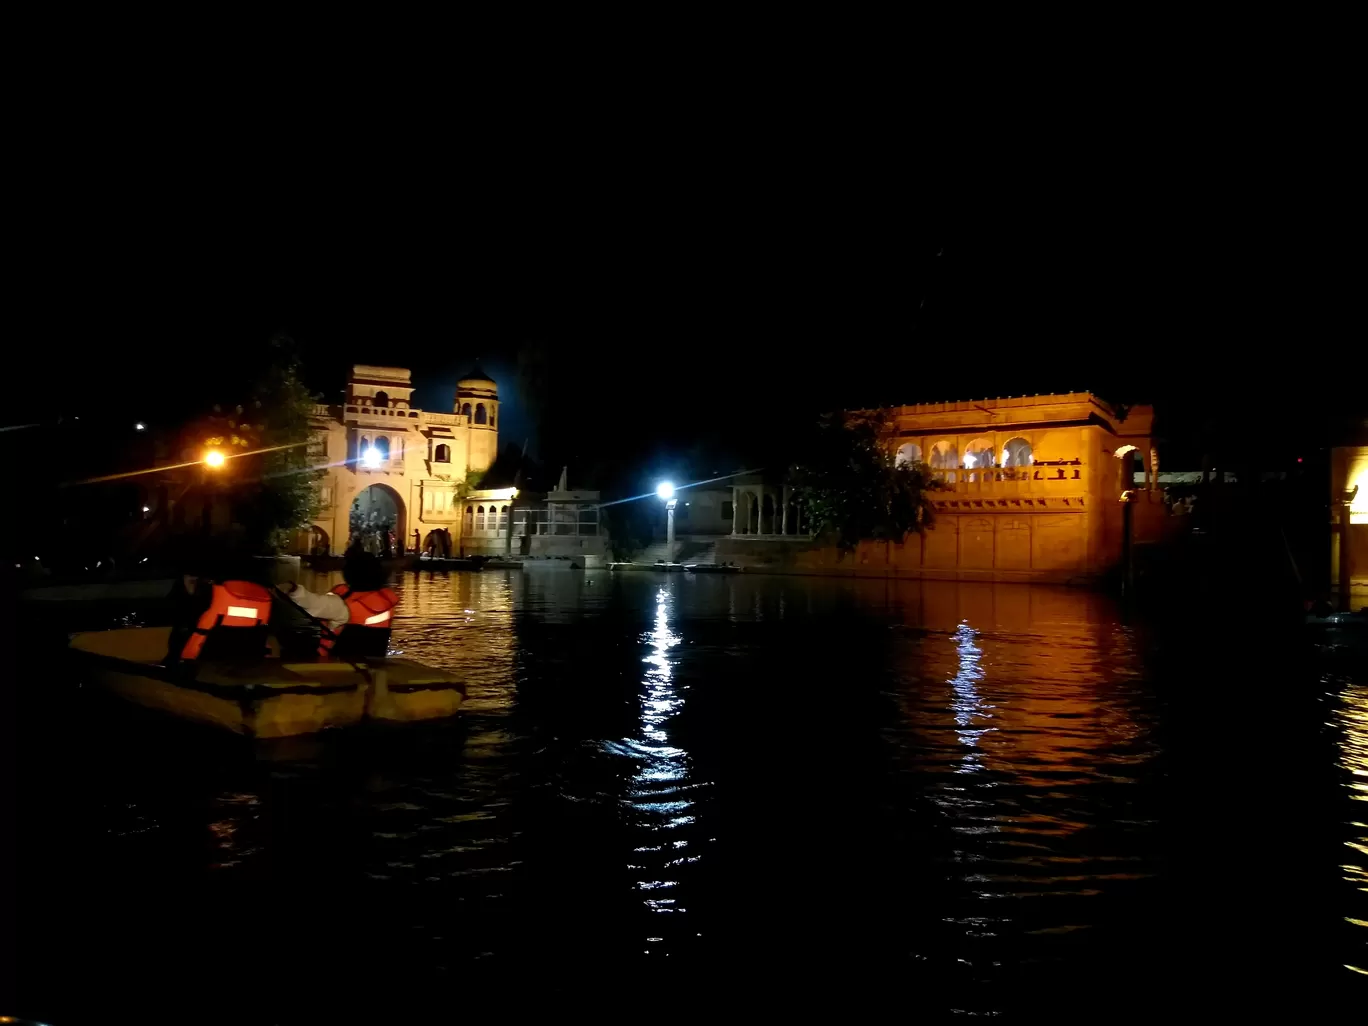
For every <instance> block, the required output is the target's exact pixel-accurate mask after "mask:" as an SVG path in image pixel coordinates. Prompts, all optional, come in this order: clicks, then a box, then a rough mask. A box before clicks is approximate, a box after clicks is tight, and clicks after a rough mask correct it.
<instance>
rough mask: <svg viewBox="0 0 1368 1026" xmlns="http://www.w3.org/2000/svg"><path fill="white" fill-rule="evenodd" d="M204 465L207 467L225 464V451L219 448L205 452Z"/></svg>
mask: <svg viewBox="0 0 1368 1026" xmlns="http://www.w3.org/2000/svg"><path fill="white" fill-rule="evenodd" d="M204 465H205V466H206V467H221V466H223V453H221V452H219V451H218V450H217V449H210V450H209V451H208V452H206V453H205V454H204Z"/></svg>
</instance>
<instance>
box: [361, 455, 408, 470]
mask: <svg viewBox="0 0 1368 1026" xmlns="http://www.w3.org/2000/svg"><path fill="white" fill-rule="evenodd" d="M351 468H352V469H353V470H355V471H356V472H357V473H370V474H385V473H389V474H402V473H403V472H404V458H403V457H402V456H391V457H390V458H389V459H387V460H381V461H380V462H379V463H377V464H376V465H375V466H373V467H368V466H367V465H366V464H365V463H363V462H361V461H360V460H356V461H354V462H352V463H351Z"/></svg>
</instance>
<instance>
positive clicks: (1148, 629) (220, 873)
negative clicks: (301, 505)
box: [22, 572, 1368, 1022]
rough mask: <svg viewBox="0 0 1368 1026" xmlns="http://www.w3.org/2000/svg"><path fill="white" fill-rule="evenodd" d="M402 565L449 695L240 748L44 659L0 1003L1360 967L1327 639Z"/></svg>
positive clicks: (1306, 990) (570, 999)
mask: <svg viewBox="0 0 1368 1026" xmlns="http://www.w3.org/2000/svg"><path fill="white" fill-rule="evenodd" d="M397 590H399V591H400V593H401V597H402V605H401V607H400V613H401V615H400V616H399V617H398V618H397V620H396V626H395V635H394V643H395V647H396V648H397V649H400V650H402V651H403V653H404V654H405V655H407V656H410V657H412V658H415V659H419V660H422V661H424V662H428V663H431V664H434V665H438V666H443V667H447V668H450V669H451V670H453V671H455V672H457V673H459V674H460V676H461V677H462V679H464V680H466V681H467V683H468V687H469V702H468V707H467V710H466V714H465V716H464V717H463V719H462V721H461V722H460V723H459V724H457V725H455V726H436V727H419V728H414V729H404V730H395V731H381V732H362V733H359V734H355V735H351V736H336V737H328V738H325V739H323V740H322V741H321V742H307V743H305V744H302V745H299V746H296V747H295V748H294V749H293V750H292V751H290V752H287V753H280V752H273V753H270V754H271V755H272V758H269V759H268V758H265V757H263V753H260V752H258V753H255V754H254V753H252V752H251V751H249V750H247V749H246V748H245V747H244V746H242V745H241V744H238V743H236V742H235V741H234V740H231V739H226V738H220V737H219V736H217V735H216V734H213V733H212V732H209V731H201V730H199V729H197V728H185V727H183V726H181V725H179V724H168V723H167V722H166V721H163V720H161V719H159V718H157V717H155V716H151V715H148V714H145V713H143V712H141V711H140V710H133V709H128V708H125V707H124V706H122V705H120V704H118V703H116V702H112V701H110V700H108V699H106V698H104V697H103V696H100V695H96V694H92V693H90V692H89V691H88V689H84V688H80V687H78V686H77V685H78V684H79V682H78V681H70V682H66V683H64V684H60V685H54V687H53V690H52V692H51V693H50V694H49V695H48V696H47V697H46V699H45V700H44V702H45V704H44V705H43V706H42V707H41V708H42V711H43V712H44V713H45V715H44V722H42V723H34V722H33V720H30V721H29V723H30V724H32V728H31V732H30V734H29V736H28V738H27V746H26V748H25V751H26V752H27V753H28V756H29V761H28V765H27V771H28V772H27V775H26V776H25V777H24V778H23V782H24V789H23V793H24V794H26V795H27V796H28V798H29V804H28V806H27V813H28V814H27V816H26V817H25V820H24V822H25V823H26V825H27V830H26V834H25V837H26V840H25V843H24V853H25V855H26V856H27V862H26V870H25V876H24V879H25V880H26V882H28V883H29V884H31V886H32V891H31V892H30V893H29V894H28V896H27V900H26V903H25V905H24V906H23V909H24V918H23V920H22V922H23V925H24V927H25V929H26V930H29V931H31V934H30V935H31V936H32V937H33V946H32V951H31V956H30V960H29V961H28V962H26V963H25V966H26V971H27V985H28V990H27V991H26V996H27V997H29V998H30V999H31V1000H34V1001H37V1002H38V1004H37V1005H36V1006H32V1005H30V1006H25V1007H26V1008H27V1014H31V1015H38V1014H40V1013H41V1014H43V1015H45V1016H47V1017H49V1018H52V1019H58V1018H59V1013H60V1012H62V1011H64V1010H66V1011H72V1010H77V1011H79V1010H81V1009H83V1008H84V1007H85V1005H84V1004H83V1002H86V1001H88V1000H90V992H89V991H87V992H84V993H79V994H77V993H72V991H71V990H70V988H69V987H68V986H66V984H65V983H64V982H63V981H66V980H68V979H69V978H70V975H71V973H72V971H73V970H74V971H75V973H76V975H77V976H78V977H79V978H81V979H85V980H87V981H89V987H90V988H94V990H95V992H97V993H99V994H100V995H101V997H102V999H103V998H106V997H107V998H109V999H111V1000H127V1001H133V1002H139V1001H146V1002H148V1003H149V1006H155V1007H157V1008H162V1007H163V1006H164V1005H165V1004H166V1003H167V1002H168V1001H169V1000H170V998H169V997H168V995H171V994H175V993H180V992H181V991H182V990H183V991H184V992H186V993H197V994H200V995H203V994H205V993H209V992H210V991H212V992H213V993H214V994H215V995H216V996H215V997H214V998H213V1000H212V1002H211V1004H212V1005H213V1008H212V1011H209V1010H203V1009H202V1014H203V1016H204V1019H203V1021H209V1020H210V1019H214V1018H216V1017H220V1016H222V1017H224V1018H229V1017H233V1016H236V1017H237V1021H262V1022H295V1021H313V1020H314V1018H315V1017H316V1018H318V1019H320V1020H322V1019H326V1018H327V1016H330V1015H336V1014H339V1013H338V1009H353V1010H354V1009H356V1008H360V1007H363V1006H365V1007H370V1006H371V1005H376V1004H378V1006H379V1007H380V1008H381V1009H382V1010H383V1009H388V1010H389V1011H390V1012H393V1013H396V1014H397V1012H399V1011H411V1010H416V1009H418V1008H420V1007H431V1006H432V1003H433V1002H436V1003H437V1006H438V1007H439V1008H443V1009H448V1010H449V1011H451V1012H452V1013H453V1014H454V1013H455V1012H457V1011H459V1010H460V1009H462V1008H468V1007H471V1006H473V1005H475V1004H478V1005H481V1006H484V1005H491V1006H493V1007H494V1008H495V1009H496V1010H498V1011H502V1012H503V1013H504V1014H507V1015H518V1014H520V1013H521V1012H522V1011H525V1010H527V1009H528V1008H530V1007H531V1006H533V1005H537V1004H541V1003H543V1002H546V1001H551V1002H553V1003H556V1004H559V1005H560V1006H562V1007H564V1008H567V1009H568V1008H572V1007H584V1006H588V1007H597V1008H599V1009H600V1010H602V1011H604V1012H605V1013H608V1012H611V1011H612V1010H613V1009H614V1008H617V1009H618V1011H619V1012H622V1010H623V1009H631V1010H632V1011H631V1013H630V1014H632V1015H633V1016H636V1015H643V1016H644V1015H657V1016H659V1015H665V1016H667V1017H668V1015H669V1014H671V1013H672V1012H677V1011H678V1010H679V1009H680V1008H682V1007H684V1006H686V1005H688V1006H693V1005H703V1006H705V1007H707V1008H712V1009H715V1010H717V1011H719V1012H722V1011H725V1010H726V1009H729V1008H732V1007H734V1006H735V1004H736V1003H737V1002H755V1003H757V1004H759V1005H760V1006H762V1007H772V1008H778V1007H784V1008H792V1009H799V1010H801V1009H813V1008H817V1007H820V1006H824V1005H828V1004H829V1005H830V1006H831V1007H832V1008H835V1009H842V1010H844V1011H846V1012H853V1011H857V1010H858V1011H859V1012H861V1014H865V1013H869V1014H874V1013H876V1012H877V1013H879V1014H897V1015H900V1016H901V1015H909V1016H915V1015H925V1016H928V1017H931V1018H935V1017H938V1016H942V1015H946V1014H953V1013H963V1014H971V1013H972V1014H993V1013H1014V1012H1015V1013H1025V1012H1030V1013H1040V1012H1049V1013H1052V1014H1065V1013H1070V1012H1072V1011H1077V1012H1079V1013H1080V1014H1086V1013H1087V1010H1089V1009H1094V1010H1097V1014H1098V1015H1102V1016H1110V1017H1112V1018H1116V1017H1124V1014H1128V1013H1129V1012H1131V1011H1136V1010H1138V1009H1141V1008H1150V1007H1151V1006H1153V1007H1154V1008H1155V1009H1159V1008H1171V1007H1173V1006H1172V1003H1171V1002H1172V1001H1173V1000H1175V997H1174V996H1175V995H1187V996H1186V997H1184V998H1182V1000H1184V1001H1186V1002H1189V1003H1191V1002H1192V1001H1197V1002H1199V1003H1201V1004H1203V1005H1204V1006H1206V1005H1210V1006H1212V1007H1216V1008H1219V1007H1237V1006H1239V1007H1244V1006H1245V1005H1246V1004H1251V1005H1259V1004H1266V1003H1267V1002H1272V1001H1287V1002H1289V1004H1291V1005H1293V1006H1295V1007H1299V1008H1301V1009H1303V1010H1306V1009H1312V1008H1319V1007H1323V1006H1325V1007H1328V1004H1329V1002H1330V1001H1331V999H1332V995H1335V994H1337V993H1338V992H1339V990H1340V989H1342V988H1344V987H1346V986H1349V985H1351V984H1352V982H1353V981H1354V980H1361V979H1362V977H1361V976H1356V975H1355V967H1357V968H1358V969H1360V970H1361V969H1362V968H1364V967H1365V966H1368V958H1365V957H1364V955H1363V949H1362V945H1363V943H1364V938H1365V936H1368V929H1365V926H1364V923H1365V922H1368V914H1365V913H1364V910H1363V906H1362V904H1361V899H1362V898H1363V893H1364V889H1365V887H1368V828H1365V827H1364V825H1363V820H1364V819H1365V818H1366V817H1365V812H1364V806H1363V805H1362V804H1361V803H1362V802H1363V801H1365V800H1368V783H1365V781H1368V677H1365V675H1364V674H1363V673H1362V671H1361V668H1360V667H1359V666H1358V665H1356V664H1354V663H1352V662H1349V663H1346V661H1345V660H1343V659H1340V660H1336V661H1334V662H1332V663H1324V662H1321V661H1319V660H1318V659H1316V658H1315V656H1314V653H1311V652H1308V651H1307V650H1306V649H1305V647H1304V646H1301V645H1300V644H1293V643H1291V642H1289V643H1287V644H1281V643H1277V642H1276V641H1270V640H1269V639H1266V638H1264V639H1261V638H1242V637H1238V636H1232V635H1230V634H1229V632H1228V631H1221V632H1217V633H1214V634H1210V635H1208V634H1205V633H1204V632H1203V631H1202V630H1201V628H1200V625H1197V624H1193V623H1190V622H1186V623H1176V624H1175V623H1163V622H1157V623H1156V622H1148V621H1146V620H1144V619H1135V618H1132V617H1129V616H1127V615H1123V614H1122V612H1121V611H1120V610H1119V609H1118V608H1117V606H1116V605H1115V604H1114V603H1113V602H1112V601H1111V600H1110V599H1108V598H1106V597H1104V596H1101V595H1097V594H1093V593H1088V592H1083V591H1076V590H1064V589H1051V588H1034V587H1024V586H1010V585H997V586H993V585H967V584H959V585H956V584H948V583H934V582H924V583H917V582H900V583H891V584H885V583H883V582H862V581H831V580H822V579H808V578H784V577H748V576H738V577H697V578H695V577H692V576H688V575H668V576H666V575H653V574H623V575H609V574H606V573H581V574H575V573H551V572H548V573H541V574H531V573H529V574H517V573H507V572H487V573H453V574H449V575H447V574H437V575H422V576H420V575H413V574H410V575H408V576H406V577H404V578H403V579H402V581H401V582H400V584H399V585H398V588H397ZM282 754H286V755H289V756H290V757H289V758H279V756H281V755H282ZM225 981H230V982H228V983H227V984H226V985H225ZM1117 995H1124V997H1118V996H1117ZM187 1000H189V999H187ZM201 1000H202V997H201ZM1098 1000H1103V1001H1108V1002H1110V1004H1104V1005H1102V1006H1098V1005H1097V1004H1096V1002H1097V1001H1098ZM44 1002H46V1003H44ZM619 1003H622V1004H619ZM383 1014H384V1013H383V1011H382V1015H383ZM71 1021H78V1020H77V1019H75V1018H74V1017H73V1018H72V1020H71ZM185 1021H190V1020H185ZM342 1021H345V1017H344V1019H343V1020H342Z"/></svg>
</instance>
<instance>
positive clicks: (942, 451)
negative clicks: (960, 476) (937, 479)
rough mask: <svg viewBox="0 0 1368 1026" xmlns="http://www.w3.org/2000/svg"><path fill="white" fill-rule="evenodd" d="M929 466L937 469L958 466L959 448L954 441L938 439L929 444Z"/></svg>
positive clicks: (950, 468)
mask: <svg viewBox="0 0 1368 1026" xmlns="http://www.w3.org/2000/svg"><path fill="white" fill-rule="evenodd" d="M931 466H933V467H935V468H936V469H937V470H953V469H954V468H955V467H958V466H959V450H957V449H956V448H955V443H954V442H946V441H940V442H937V443H936V444H935V445H933V446H931Z"/></svg>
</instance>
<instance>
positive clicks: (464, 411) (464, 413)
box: [461, 403, 470, 418]
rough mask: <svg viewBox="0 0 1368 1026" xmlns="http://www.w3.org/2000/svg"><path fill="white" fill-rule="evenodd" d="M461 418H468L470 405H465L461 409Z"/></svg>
mask: <svg viewBox="0 0 1368 1026" xmlns="http://www.w3.org/2000/svg"><path fill="white" fill-rule="evenodd" d="M461 416H462V417H466V418H469V417H470V403H466V404H465V405H464V406H462V407H461Z"/></svg>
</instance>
